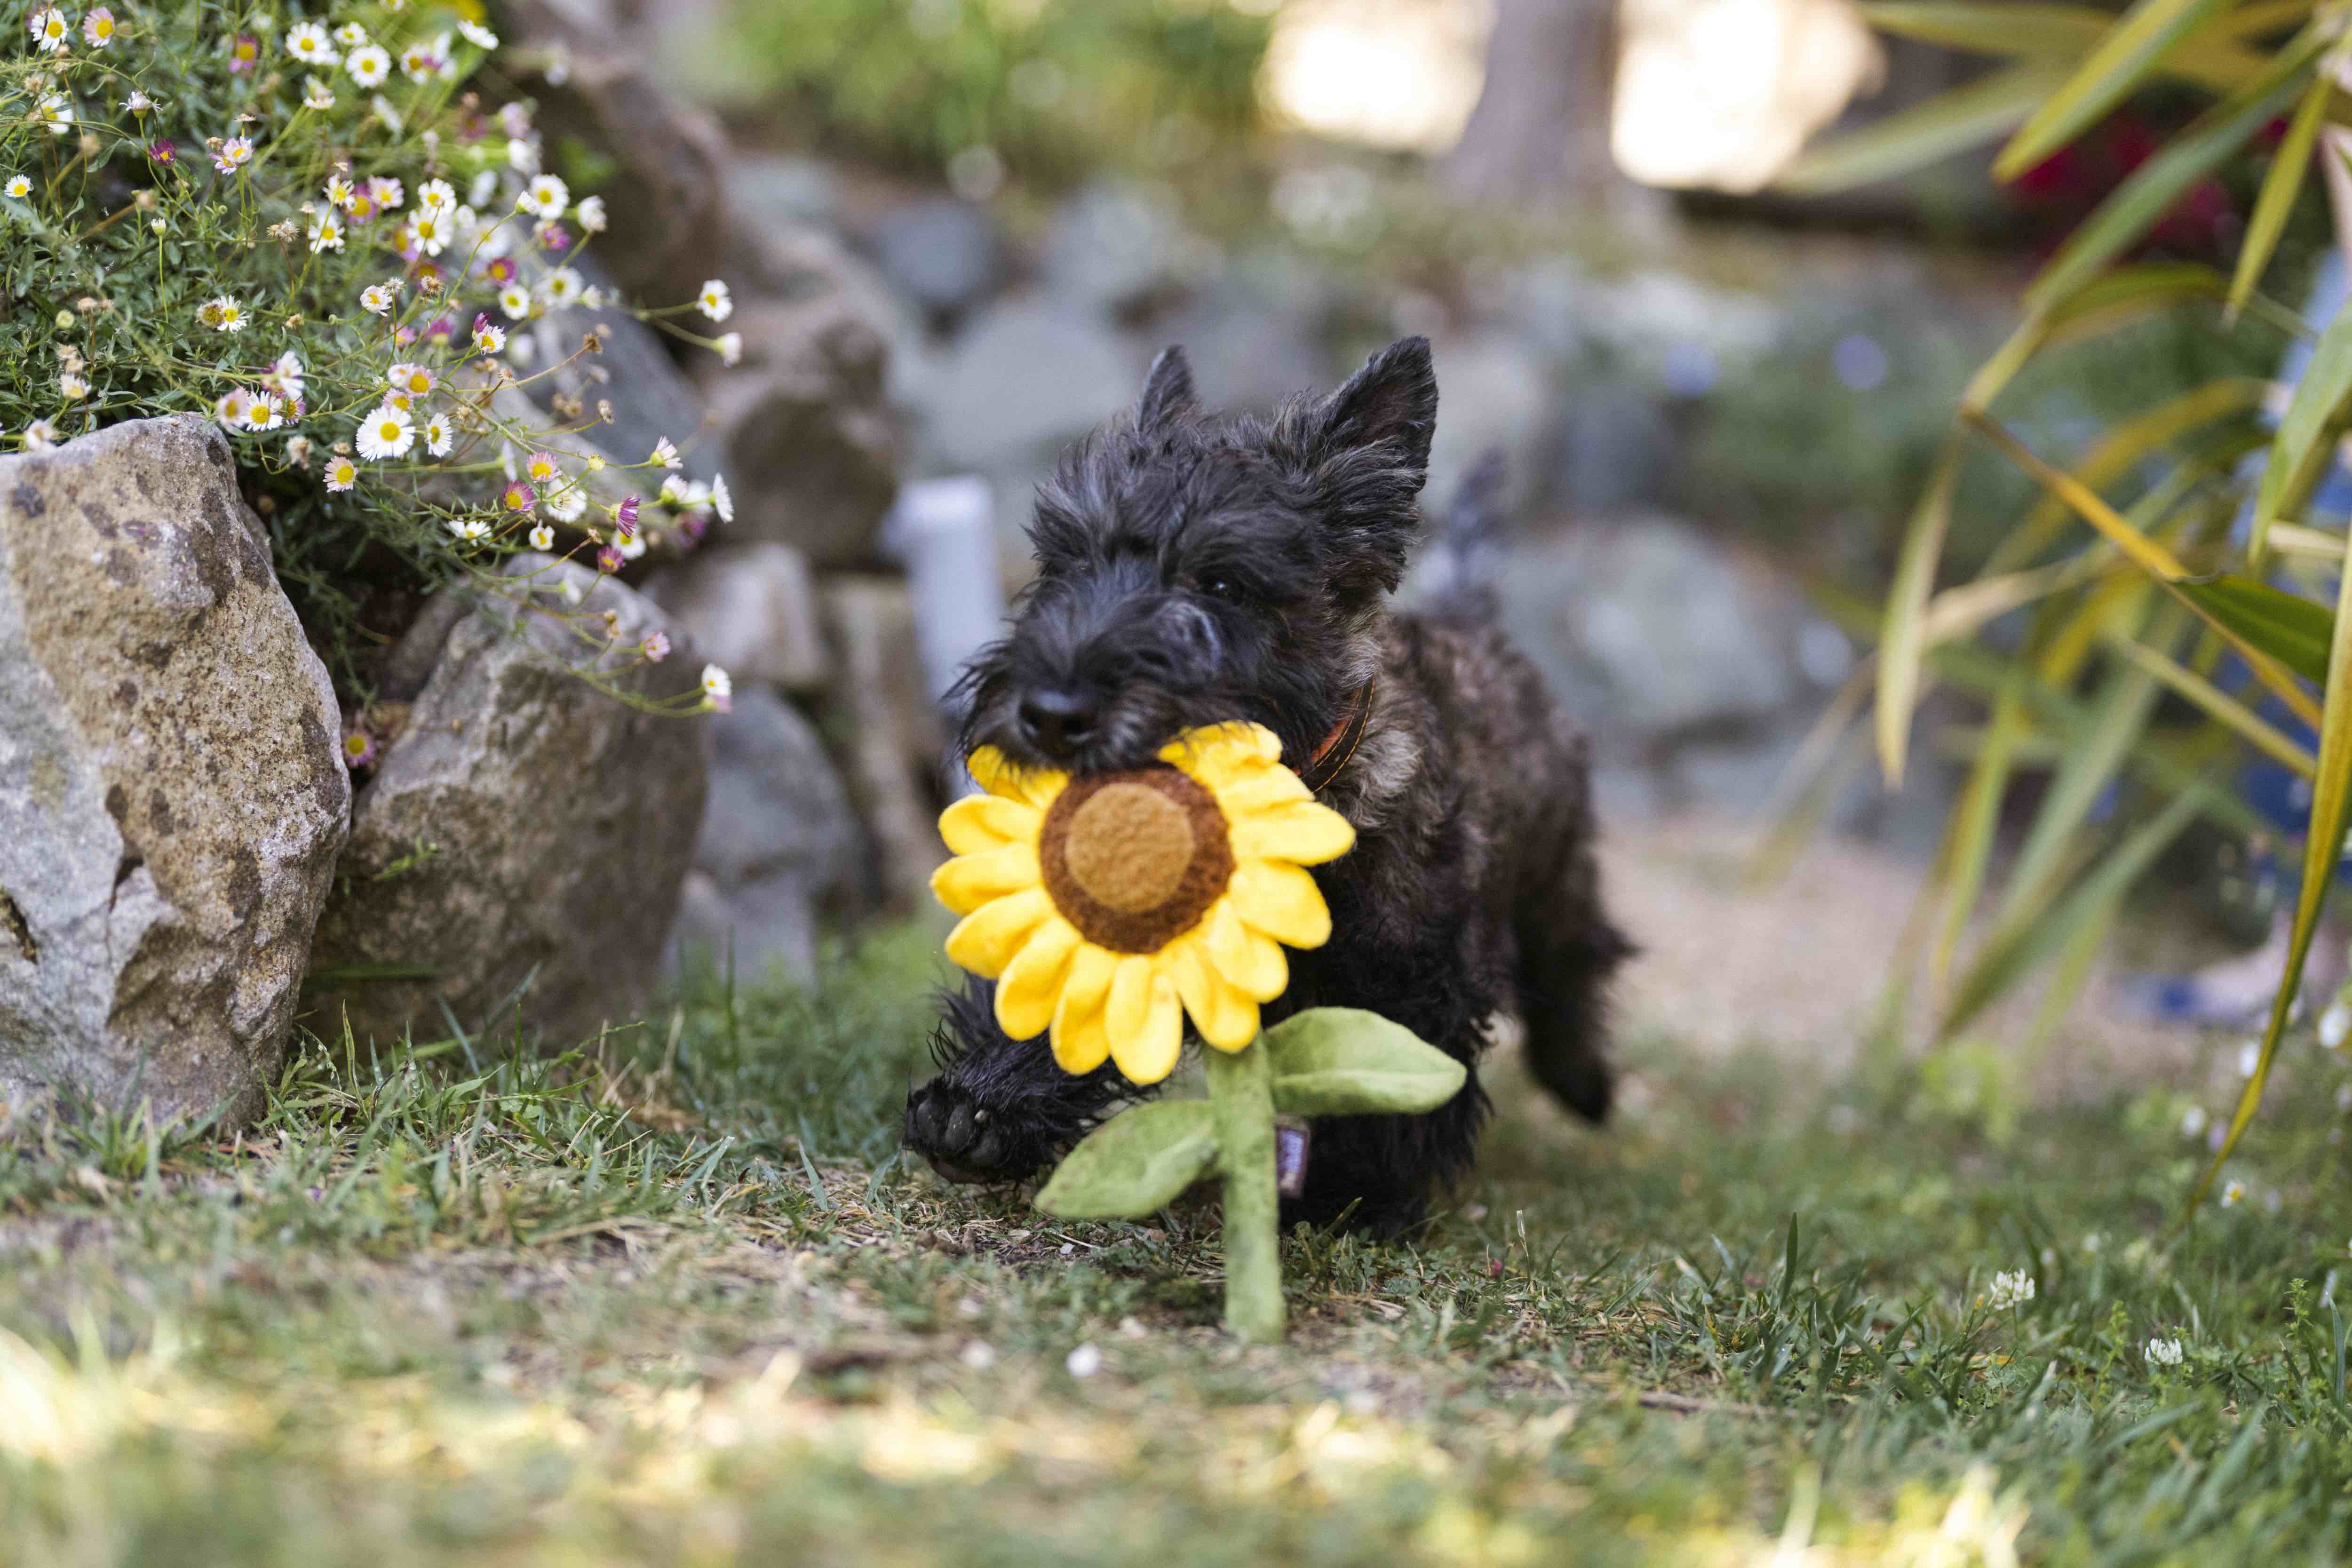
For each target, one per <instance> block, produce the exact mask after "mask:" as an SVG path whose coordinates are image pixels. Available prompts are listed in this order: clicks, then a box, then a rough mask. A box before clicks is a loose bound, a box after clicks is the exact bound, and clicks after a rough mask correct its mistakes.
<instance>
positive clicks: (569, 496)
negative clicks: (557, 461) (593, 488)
mask: <svg viewBox="0 0 2352 1568" xmlns="http://www.w3.org/2000/svg"><path fill="white" fill-rule="evenodd" d="M539 504H540V505H541V507H543V508H545V509H546V511H547V515H548V516H550V517H551V518H553V519H554V520H555V521H558V522H577V521H580V518H581V516H582V515H583V513H585V512H586V511H587V510H588V492H587V491H586V490H585V489H582V488H581V486H580V482H579V481H578V480H577V479H561V480H558V481H557V482H556V483H555V484H553V485H551V486H549V487H548V489H547V493H546V494H545V495H544V496H542V497H541V499H540V503H539Z"/></svg>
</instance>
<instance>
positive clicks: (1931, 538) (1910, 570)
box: [1877, 429, 1962, 789]
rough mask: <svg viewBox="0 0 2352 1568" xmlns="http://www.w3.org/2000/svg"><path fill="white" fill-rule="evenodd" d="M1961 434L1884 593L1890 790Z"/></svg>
mask: <svg viewBox="0 0 2352 1568" xmlns="http://www.w3.org/2000/svg"><path fill="white" fill-rule="evenodd" d="M1961 451H1962V445H1961V434H1960V432H1959V431H1958V430H1957V429H1956V430H1954V431H1952V432H1951V433H1950V434H1949V435H1948V436H1947V437H1944V446H1943V450H1942V452H1941V453H1940V454H1939V455H1938V456H1937V458H1936V471H1935V474H1934V476H1933V477H1932V478H1930V479H1928V481H1927V493H1926V494H1925V495H1923V496H1921V497H1920V498H1919V504H1918V506H1917V507H1916V508H1915V509H1914V510H1912V513H1911V523H1910V526H1909V528H1908V529H1906V531H1905V532H1904V535H1903V553H1902V555H1901V557H1900V558H1899V559H1898V560H1897V561H1896V563H1895V585H1894V586H1893V587H1892V588H1890V589H1889V590H1888V591H1887V595H1886V623H1885V630H1884V631H1883V632H1881V633H1880V634H1879V658H1878V713H1877V721H1878V766H1879V771H1880V772H1882V773H1885V775H1886V785H1887V787H1888V788H1889V789H1894V788H1896V787H1898V786H1899V785H1901V784H1902V783H1903V765H1904V762H1905V752H1906V748H1907V747H1908V746H1909V744H1910V740H1911V710H1912V709H1913V707H1914V706H1915V705H1916V703H1917V702H1918V700H1919V666H1920V661H1921V659H1922V658H1923V657H1924V656H1925V655H1926V652H1927V637H1926V636H1925V633H1926V629H1927V628H1926V620H1927V595H1928V594H1929V592H1930V591H1931V590H1932V589H1933V588H1934V587H1935V585H1936V565H1937V562H1938V561H1939V560H1940V559H1942V556H1943V553H1944V534H1945V532H1946V531H1947V530H1948V529H1949V528H1950V526H1951V521H1952V495H1953V492H1954V491H1955V490H1957V489H1958V488H1959V482H1960V455H1961Z"/></svg>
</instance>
